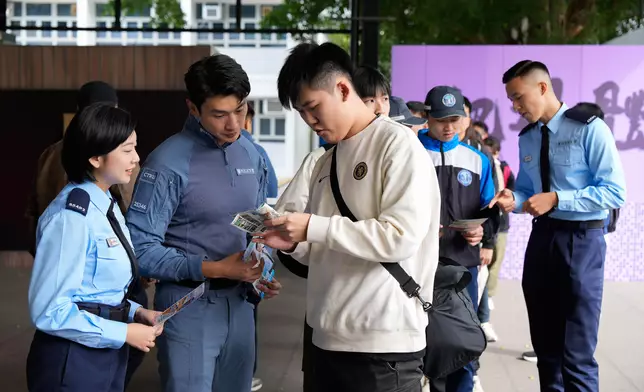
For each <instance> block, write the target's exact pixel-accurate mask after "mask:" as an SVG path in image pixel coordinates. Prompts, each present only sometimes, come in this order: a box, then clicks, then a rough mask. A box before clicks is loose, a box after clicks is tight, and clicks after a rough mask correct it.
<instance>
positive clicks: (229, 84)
mask: <svg viewBox="0 0 644 392" xmlns="http://www.w3.org/2000/svg"><path fill="white" fill-rule="evenodd" d="M185 82H186V88H187V90H188V97H189V98H188V107H189V109H190V117H189V119H188V121H186V124H185V125H184V129H183V131H182V132H179V133H177V134H175V135H174V136H172V137H171V138H169V139H168V140H166V141H165V142H164V143H162V144H161V145H160V146H159V147H157V148H156V149H155V150H154V151H153V152H152V153H151V154H150V155H149V156H148V159H147V160H146V162H145V164H144V165H143V167H142V169H141V175H140V176H139V178H138V180H137V182H136V186H135V188H134V196H133V198H132V205H131V206H130V209H129V211H128V214H127V218H128V219H127V220H128V226H129V227H130V232H131V235H132V242H133V243H134V248H135V250H136V255H137V257H138V259H139V265H140V271H141V274H143V275H146V276H150V277H153V278H156V279H159V280H160V283H159V284H158V285H157V291H156V297H155V301H154V302H155V304H154V305H155V308H156V309H159V310H164V309H166V308H167V307H169V306H171V305H172V304H173V303H175V302H176V301H177V300H179V299H180V298H182V297H183V296H184V295H186V294H187V293H189V292H190V291H191V290H193V289H194V288H195V287H197V286H199V285H200V284H201V283H202V282H203V281H204V280H207V282H206V288H207V293H206V294H204V295H203V297H202V298H201V299H199V300H197V301H195V302H194V303H192V304H190V306H189V307H187V308H185V309H183V310H182V311H181V312H180V313H178V314H177V315H175V316H174V317H173V318H171V319H169V320H168V321H166V323H165V329H164V330H165V331H166V332H169V333H167V334H165V335H164V339H163V340H159V341H158V343H159V365H160V366H159V373H160V375H161V382H162V384H163V387H164V390H165V391H166V392H206V391H208V392H210V391H218V392H241V391H250V390H251V382H252V377H253V366H254V362H255V361H254V358H255V323H254V320H253V306H252V305H250V304H249V303H248V302H247V301H246V299H247V296H248V292H247V289H248V285H246V284H243V283H244V282H253V281H255V280H256V279H257V278H259V275H260V273H261V270H262V268H253V267H254V266H253V264H254V263H245V262H244V261H243V260H242V254H243V251H244V249H245V248H246V246H247V243H248V239H247V237H246V234H245V233H244V232H242V231H240V230H238V229H237V228H235V227H234V226H232V225H230V221H231V219H232V216H233V215H234V214H235V213H236V212H240V211H246V210H249V209H254V208H257V207H258V206H259V205H260V204H261V203H263V202H264V201H265V200H266V166H265V163H264V160H263V159H262V156H261V154H260V153H259V152H258V151H257V149H256V148H255V146H254V145H253V143H252V142H251V141H250V140H248V139H247V138H245V137H243V136H240V134H241V126H242V125H243V123H244V119H245V117H246V98H247V97H248V94H249V93H250V83H249V81H248V75H247V74H246V72H245V71H244V70H243V69H242V68H241V66H240V65H239V64H237V62H235V60H233V59H232V58H230V57H228V56H226V55H222V54H219V55H215V56H211V57H206V58H204V59H202V60H200V61H197V62H196V63H194V64H193V65H191V66H190V69H189V70H188V72H187V73H186V75H185ZM262 289H263V290H265V292H266V293H267V297H271V296H273V295H276V294H277V291H278V290H279V283H277V282H276V281H274V282H273V283H268V284H266V286H262Z"/></svg>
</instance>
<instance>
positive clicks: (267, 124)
mask: <svg viewBox="0 0 644 392" xmlns="http://www.w3.org/2000/svg"><path fill="white" fill-rule="evenodd" d="M271 133H272V132H271V119H270V118H260V119H259V134H260V135H269V136H270V134H271Z"/></svg>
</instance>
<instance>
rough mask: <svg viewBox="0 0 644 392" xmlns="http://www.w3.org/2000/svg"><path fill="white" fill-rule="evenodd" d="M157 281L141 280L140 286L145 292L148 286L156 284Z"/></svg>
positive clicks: (150, 279)
mask: <svg viewBox="0 0 644 392" xmlns="http://www.w3.org/2000/svg"><path fill="white" fill-rule="evenodd" d="M157 282H158V280H156V279H152V278H141V285H142V286H143V289H145V290H147V289H148V288H149V287H150V286H152V285H153V284H155V283H157Z"/></svg>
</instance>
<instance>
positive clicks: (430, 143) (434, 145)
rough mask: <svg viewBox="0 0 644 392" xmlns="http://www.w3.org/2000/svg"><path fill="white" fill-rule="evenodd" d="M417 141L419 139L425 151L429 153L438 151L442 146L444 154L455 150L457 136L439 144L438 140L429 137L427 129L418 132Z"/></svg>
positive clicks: (457, 142)
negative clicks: (429, 151)
mask: <svg viewBox="0 0 644 392" xmlns="http://www.w3.org/2000/svg"><path fill="white" fill-rule="evenodd" d="M418 139H420V142H421V143H422V144H423V147H425V149H426V150H431V151H440V149H441V146H443V151H444V152H446V151H450V150H453V149H455V148H456V146H458V144H459V141H458V135H454V138H453V139H452V140H450V141H448V142H441V141H440V140H438V139H434V138H433V137H431V136H429V130H428V129H423V130H421V131H420V132H418Z"/></svg>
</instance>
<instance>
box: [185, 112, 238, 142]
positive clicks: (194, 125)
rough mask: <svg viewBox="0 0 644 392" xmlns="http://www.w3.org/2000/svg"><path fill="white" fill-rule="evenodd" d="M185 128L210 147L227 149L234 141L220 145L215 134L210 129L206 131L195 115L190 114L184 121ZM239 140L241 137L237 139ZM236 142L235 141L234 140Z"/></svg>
mask: <svg viewBox="0 0 644 392" xmlns="http://www.w3.org/2000/svg"><path fill="white" fill-rule="evenodd" d="M183 130H184V131H185V132H189V133H191V134H193V135H195V136H197V138H198V139H199V140H201V141H202V142H204V143H205V144H206V145H208V146H210V147H216V148H220V149H222V150H225V149H226V147H228V146H230V145H231V144H232V143H224V144H223V145H221V146H220V145H219V143H217V139H215V137H214V136H212V134H211V133H210V132H208V131H206V130H205V129H204V128H203V127H202V126H201V123H200V122H199V120H197V118H196V117H195V116H193V115H191V114H190V115H188V118H187V119H186V121H185V122H184V123H183ZM237 140H239V139H237ZM233 143H234V142H233Z"/></svg>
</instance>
